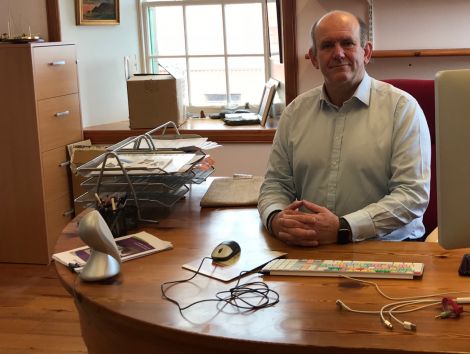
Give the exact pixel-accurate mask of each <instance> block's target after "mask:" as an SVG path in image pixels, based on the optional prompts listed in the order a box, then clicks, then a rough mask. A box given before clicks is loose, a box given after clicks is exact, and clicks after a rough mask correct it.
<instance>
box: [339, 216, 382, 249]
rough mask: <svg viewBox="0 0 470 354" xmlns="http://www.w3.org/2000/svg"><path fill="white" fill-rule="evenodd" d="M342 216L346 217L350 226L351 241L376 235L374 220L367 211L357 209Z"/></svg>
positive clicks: (362, 239)
mask: <svg viewBox="0 0 470 354" xmlns="http://www.w3.org/2000/svg"><path fill="white" fill-rule="evenodd" d="M342 217H343V218H345V219H346V221H347V222H348V224H349V226H350V227H351V232H352V241H353V242H359V241H364V240H367V239H368V238H372V237H376V236H377V233H376V231H375V225H374V222H373V221H372V218H371V217H370V215H369V213H368V212H366V211H364V210H358V211H355V212H354V213H351V214H347V215H343V216H342Z"/></svg>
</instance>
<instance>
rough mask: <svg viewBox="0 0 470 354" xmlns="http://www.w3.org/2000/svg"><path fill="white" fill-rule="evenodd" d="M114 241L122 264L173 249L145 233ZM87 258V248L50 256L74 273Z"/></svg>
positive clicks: (171, 246) (122, 237) (167, 243)
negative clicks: (71, 267)
mask: <svg viewBox="0 0 470 354" xmlns="http://www.w3.org/2000/svg"><path fill="white" fill-rule="evenodd" d="M114 240H115V241H116V245H117V247H118V249H119V252H120V254H121V261H122V262H125V261H128V260H131V259H134V258H139V257H143V256H146V255H149V254H152V253H156V252H161V251H165V250H169V249H172V248H173V245H172V243H171V242H168V241H163V240H160V239H159V238H158V237H156V236H153V235H151V234H149V233H148V232H145V231H142V232H139V233H136V234H132V235H127V236H121V237H117V238H115V239H114ZM89 257H90V248H89V247H88V246H83V247H79V248H75V249H73V250H70V251H65V252H60V253H55V254H53V255H52V259H53V260H55V261H57V262H59V263H62V264H64V265H65V266H69V265H74V266H73V268H74V271H75V272H77V273H79V272H80V271H81V270H82V268H83V267H84V266H85V264H86V262H87V260H88V258H89Z"/></svg>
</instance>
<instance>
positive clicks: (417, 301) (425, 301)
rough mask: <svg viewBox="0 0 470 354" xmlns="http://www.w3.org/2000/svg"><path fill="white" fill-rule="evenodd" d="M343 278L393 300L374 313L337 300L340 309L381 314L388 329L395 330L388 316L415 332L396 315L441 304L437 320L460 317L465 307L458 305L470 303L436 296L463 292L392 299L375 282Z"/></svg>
mask: <svg viewBox="0 0 470 354" xmlns="http://www.w3.org/2000/svg"><path fill="white" fill-rule="evenodd" d="M342 277H343V278H347V279H350V280H353V281H356V282H360V283H364V284H368V285H372V286H374V287H375V289H376V290H377V292H378V293H379V294H380V295H382V296H383V297H385V298H386V299H388V300H393V302H391V303H388V304H386V305H384V306H382V307H381V309H380V310H372V311H371V310H357V309H352V308H351V307H349V306H348V305H346V304H345V303H344V302H343V301H342V300H340V299H338V300H336V305H338V306H339V308H340V309H345V310H347V311H350V312H354V313H362V314H379V315H380V320H381V321H382V323H383V324H384V325H385V327H387V328H388V329H393V324H392V322H391V321H389V320H388V319H387V318H386V317H385V316H386V315H388V316H389V317H390V319H392V320H394V321H396V322H397V323H399V324H400V325H402V326H403V328H405V329H406V330H410V331H415V330H416V324H414V323H412V322H409V321H402V320H400V319H399V318H398V317H397V316H396V314H399V313H407V312H412V311H418V310H421V309H423V308H426V307H430V306H435V305H439V304H441V305H442V308H443V312H441V314H440V315H438V316H436V318H447V317H458V316H459V315H460V313H462V312H463V307H462V306H458V305H457V304H462V303H470V298H457V299H455V300H452V299H449V298H446V297H445V298H443V299H442V300H441V299H439V298H436V296H443V295H448V294H456V293H460V294H461V293H462V292H460V291H452V292H446V293H436V294H430V295H419V296H405V297H392V296H389V295H387V294H385V293H384V292H383V291H382V290H381V289H380V287H379V286H378V285H377V284H376V283H374V282H371V281H366V280H361V279H356V278H352V277H349V276H347V275H342ZM395 300H398V301H395Z"/></svg>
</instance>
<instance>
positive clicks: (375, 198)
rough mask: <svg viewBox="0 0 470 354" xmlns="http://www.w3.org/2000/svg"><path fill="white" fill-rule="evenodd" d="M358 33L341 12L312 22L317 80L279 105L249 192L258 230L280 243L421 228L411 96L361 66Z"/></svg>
mask: <svg viewBox="0 0 470 354" xmlns="http://www.w3.org/2000/svg"><path fill="white" fill-rule="evenodd" d="M367 34H368V29H367V26H366V25H365V24H364V23H363V22H362V21H361V20H359V19H358V18H357V17H356V16H354V15H352V14H350V13H348V12H343V11H332V12H330V13H327V14H326V15H324V16H323V17H322V18H320V19H319V20H318V21H317V22H316V23H315V24H314V25H313V27H312V31H311V37H312V42H313V44H312V47H311V48H310V50H309V56H310V60H311V62H312V64H313V66H314V67H315V68H316V69H320V70H321V72H322V75H323V78H324V84H323V85H322V86H320V87H317V88H314V89H312V90H310V91H308V92H306V93H304V94H302V95H300V96H299V97H297V98H296V99H295V100H294V101H293V102H292V103H291V104H290V105H289V106H288V107H287V108H286V109H285V110H284V112H283V114H282V117H281V120H280V123H279V127H278V129H277V132H276V136H275V138H274V142H273V147H272V151H271V155H270V157H269V162H268V169H267V172H266V178H265V182H264V183H263V185H262V187H261V190H260V196H259V201H258V209H259V212H260V215H261V218H262V220H263V223H264V224H265V226H266V227H267V229H268V230H269V231H270V232H271V233H272V234H273V235H274V236H276V237H278V238H279V239H280V240H282V241H284V242H286V243H288V244H292V245H300V246H318V245H320V244H324V243H334V242H338V243H347V242H358V241H363V240H366V239H369V238H373V237H376V238H379V239H380V240H393V241H402V240H419V239H420V238H421V237H422V236H423V235H424V232H425V230H424V225H423V222H422V216H423V213H424V211H425V210H426V207H427V204H428V200H429V188H430V173H431V172H430V159H431V147H430V135H429V129H428V126H427V123H426V119H425V117H424V113H423V111H422V110H421V108H420V107H419V105H418V103H417V102H416V100H415V99H414V98H413V97H411V96H410V95H409V94H407V93H405V92H404V91H401V90H399V89H397V88H395V87H393V86H391V85H389V84H386V83H384V82H381V81H378V80H375V79H373V78H371V77H370V76H368V74H367V73H366V71H365V65H366V64H367V63H368V62H369V61H370V58H371V54H372V44H371V42H369V41H368V40H367Z"/></svg>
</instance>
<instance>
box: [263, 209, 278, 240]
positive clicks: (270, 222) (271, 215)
mask: <svg viewBox="0 0 470 354" xmlns="http://www.w3.org/2000/svg"><path fill="white" fill-rule="evenodd" d="M280 212H281V210H274V211H272V212H271V214H269V216H268V220H266V228H267V229H268V231H269V233H270V234H271V235H273V228H272V226H271V225H272V222H273V219H274V217H275V216H276V215H277V214H279V213H280Z"/></svg>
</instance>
